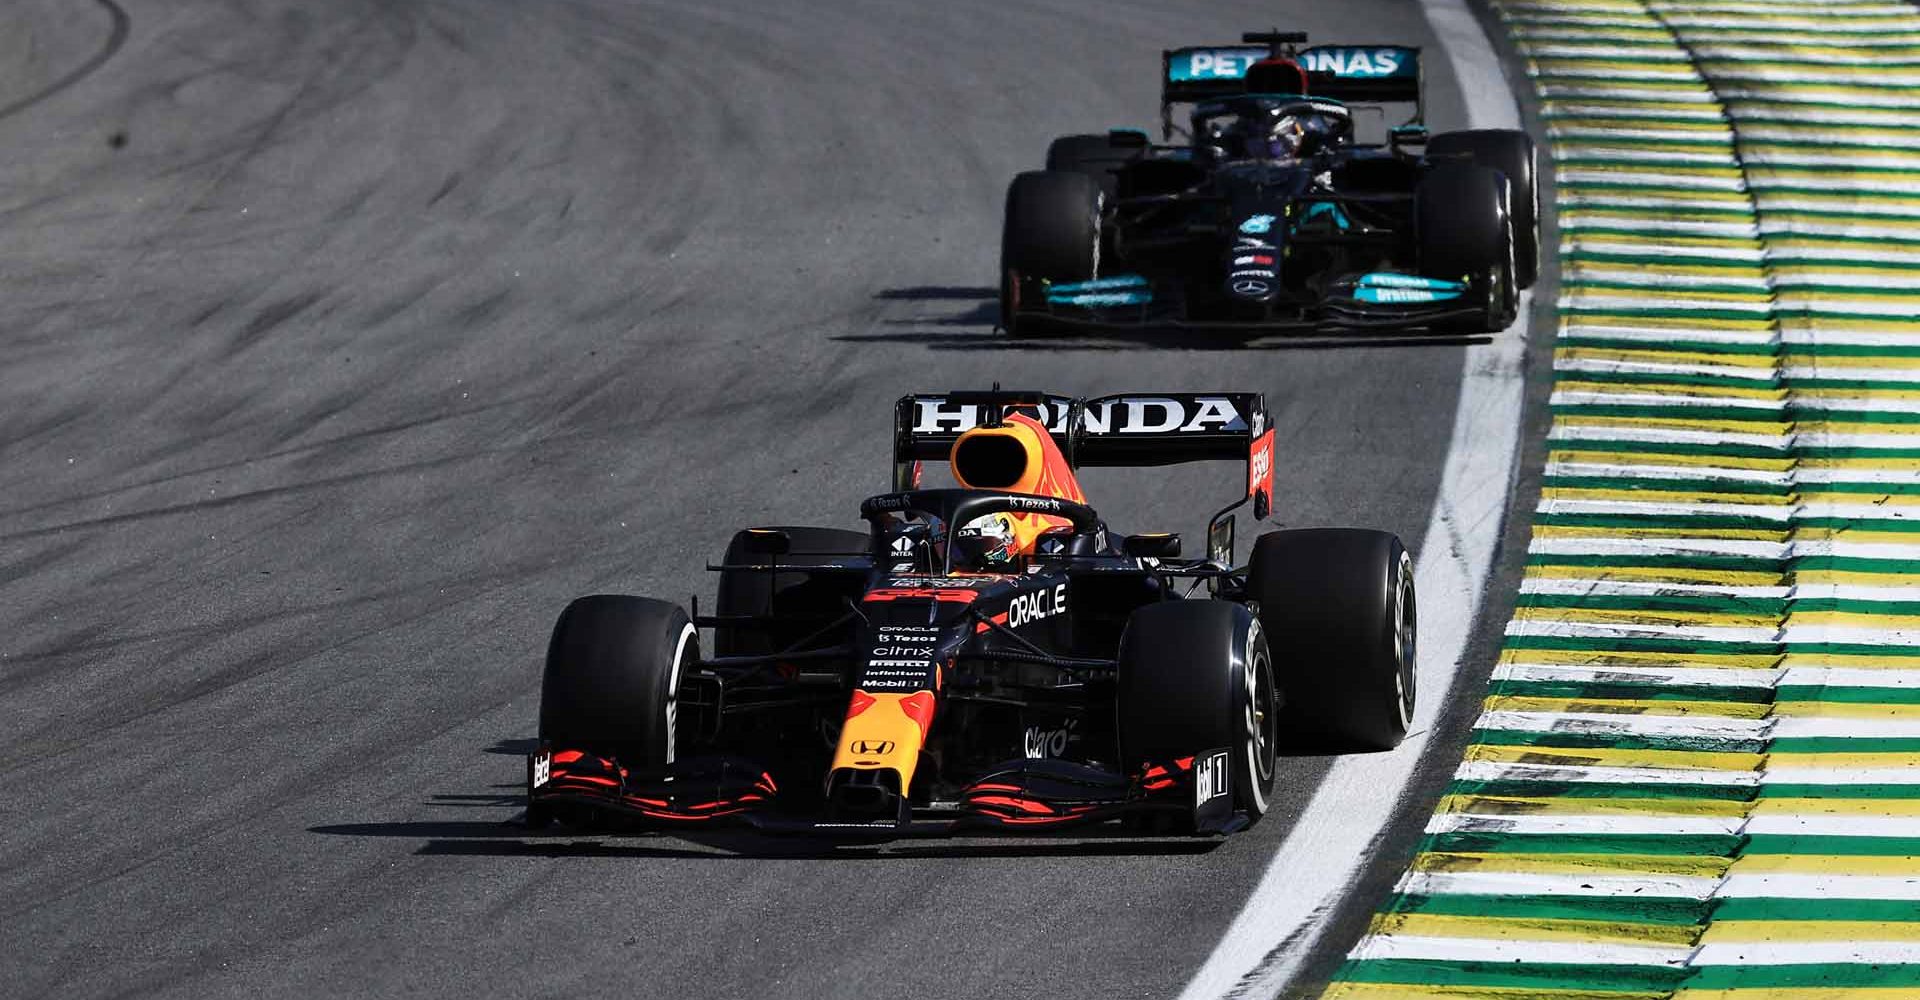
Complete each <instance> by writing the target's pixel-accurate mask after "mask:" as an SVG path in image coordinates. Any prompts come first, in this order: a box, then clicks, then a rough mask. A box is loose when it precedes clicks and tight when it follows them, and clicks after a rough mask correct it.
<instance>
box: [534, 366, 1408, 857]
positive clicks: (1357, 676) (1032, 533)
mask: <svg viewBox="0 0 1920 1000" xmlns="http://www.w3.org/2000/svg"><path fill="white" fill-rule="evenodd" d="M1273 449H1274V434H1273V431H1272V427H1271V423H1270V420H1269V417H1268V414H1267V410H1266V406H1265V403H1264V400H1263V398H1262V397H1261V396H1260V395H1258V394H1253V393H1231V392H1222V393H1197V394H1196V393H1166V394H1157V395H1118V396H1104V397H1099V398H1094V399H1074V398H1068V397H1064V396H1057V395H1050V394H1045V393H1036V392H1008V391H1000V390H999V389H997V388H996V389H994V390H992V391H987V392H952V393H945V394H938V395H914V396H908V397H905V398H903V399H901V400H900V401H899V403H898V406H897V408H896V411H895V423H894V444H893V453H894V459H895V461H894V476H893V479H894V482H893V487H894V488H893V490H892V491H891V492H887V493H883V494H881V495H878V496H873V497H869V498H868V499H867V500H865V501H864V502H863V503H862V504H861V505H860V517H861V518H862V519H863V520H864V521H865V522H866V528H865V530H862V531H850V530H843V529H838V528H818V527H813V528H809V527H758V528H748V529H746V530H743V531H741V532H739V533H738V534H736V535H735V536H734V537H733V540H732V542H731V544H730V545H728V547H727V550H726V553H725V555H724V557H723V558H722V559H721V561H720V563H719V564H717V565H715V566H712V567H710V568H711V569H713V570H716V571H717V572H718V575H719V587H718V600H717V602H716V606H714V607H713V609H712V613H711V614H702V613H701V611H700V609H699V607H698V605H697V604H696V605H695V607H694V608H692V609H691V610H690V611H689V610H683V609H681V608H680V607H678V606H675V605H673V604H669V603H666V602H663V601H658V600H651V599H648V598H643V597H628V596H614V595H597V596H592V597H583V598H580V599H578V600H576V601H574V602H573V603H572V604H571V605H569V606H568V607H567V609H566V610H565V612H563V613H562V614H561V616H560V620H559V622H558V624H557V625H556V626H555V627H554V631H553V637H552V641H551V644H550V646H549V648H548V653H547V662H546V670H545V676H544V679H543V683H542V688H541V702H540V722H539V732H540V740H539V747H538V749H537V751H536V752H535V753H533V754H532V755H531V756H530V758H529V759H528V763H527V794H528V807H527V819H528V822H529V824H530V825H532V826H534V827H536V828H538V827H544V826H547V825H548V824H550V823H553V822H554V821H556V820H557V821H561V822H563V823H566V824H569V825H598V826H606V825H608V824H612V825H614V826H638V827H641V828H646V827H654V828H660V827H665V828H686V827H689V826H694V825H702V824H714V823H721V822H740V823H746V824H751V825H754V826H758V827H761V828H765V829H769V830H778V831H798V832H808V833H814V834H823V835H854V836H878V837H894V836H910V835H917V834H944V833H952V832H956V831H962V830H999V831H1024V830H1041V829H1052V828H1060V827H1068V826H1074V825H1083V824H1097V823H1101V822H1105V821H1120V822H1122V823H1124V824H1127V825H1130V826H1132V827H1134V828H1135V829H1136V830H1138V831H1143V832H1152V833H1163V834H1218V833H1230V832H1232V831H1235V830H1238V829H1241V828H1243V827H1246V826H1248V825H1249V824H1252V823H1254V822H1257V821H1258V820H1259V819H1260V817H1261V815H1262V814H1263V813H1265V812H1266V811H1267V808H1268V803H1269V801H1270V796H1271V795H1272V794H1273V784H1274V775H1275V754H1276V751H1277V749H1278V748H1279V747H1280V746H1282V745H1283V744H1292V745H1313V746H1319V747H1323V748H1326V749H1334V750H1384V749H1389V748H1391V747H1393V746H1395V745H1397V744H1398V743H1399V742H1400V740H1401V738H1402V737H1403V736H1404V735H1405V733H1406V731H1407V726H1408V724H1409V722H1410V720H1411V718H1412V715H1413V706H1414V694H1415V608H1414V589H1413V572H1412V562H1411V559H1410V558H1409V556H1408V554H1407V551H1406V549H1405V547H1404V546H1402V545H1401V543H1400V540H1399V539H1397V538H1395V537H1394V536H1393V535H1391V534H1388V533H1385V532H1379V531H1366V530H1358V529H1347V528H1322V529H1312V530H1293V531H1274V532H1270V533H1268V534H1266V535H1264V536H1262V537H1261V538H1260V539H1259V541H1258V542H1257V544H1255V545H1254V546H1253V551H1252V555H1251V558H1250V559H1249V560H1248V561H1246V562H1244V563H1237V562H1236V561H1235V559H1234V554H1233V552H1234V542H1233V534H1234V530H1233V525H1234V516H1235V511H1237V510H1239V509H1240V508H1242V507H1249V506H1250V507H1251V512H1252V514H1253V516H1254V518H1256V519H1259V518H1264V517H1266V516H1267V514H1268V511H1269V508H1270V507H1271V505H1272V497H1273V470H1274V454H1273ZM1209 460H1227V461H1234V462H1240V463H1244V465H1245V468H1246V489H1245V491H1244V493H1242V494H1241V495H1240V496H1238V497H1236V498H1234V499H1233V501H1232V502H1231V503H1230V504H1228V505H1227V506H1226V507H1225V508H1224V509H1222V510H1220V511H1219V512H1218V513H1216V514H1215V515H1214V516H1213V518H1212V520H1211V522H1210V524H1209V528H1208V532H1207V535H1208V537H1207V544H1206V549H1207V551H1206V553H1205V554H1204V556H1201V557H1197V558H1182V557H1181V540H1180V538H1179V536H1178V535H1174V534H1164V533H1163V534H1131V535H1119V534H1116V533H1114V532H1113V531H1112V530H1111V529H1110V528H1109V526H1108V525H1107V524H1106V522H1105V521H1104V520H1102V518H1101V517H1100V515H1099V514H1098V513H1097V512H1096V511H1095V510H1094V508H1093V507H1092V506H1090V504H1089V501H1088V498H1087V497H1086V496H1085V494H1084V493H1083V492H1082V491H1081V488H1080V485H1079V482H1078V480H1077V478H1076V470H1079V469H1084V468H1089V467H1095V466H1141V467H1147V466H1166V465H1174V464H1178V463H1185V462H1198V461H1209ZM928 461H940V462H944V463H945V464H946V465H947V466H948V468H949V470H950V472H951V477H952V479H953V481H954V482H955V483H956V484H957V485H955V486H954V487H950V488H921V484H922V479H921V473H922V471H923V468H924V464H925V463H926V462H928ZM703 630H705V634H707V635H710V636H711V639H710V640H703Z"/></svg>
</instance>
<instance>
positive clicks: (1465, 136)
mask: <svg viewBox="0 0 1920 1000" xmlns="http://www.w3.org/2000/svg"><path fill="white" fill-rule="evenodd" d="M1427 155H1428V156H1464V157H1465V158H1466V160H1467V162H1469V163H1472V164H1474V165H1475V166H1481V167H1491V168H1493V169H1494V170H1498V171H1499V172H1500V173H1501V174H1502V175H1504V176H1505V177H1506V179H1507V189H1508V198H1507V204H1508V207H1509V209H1510V212H1511V215H1512V218H1513V280H1514V285H1515V286H1516V287H1518V288H1532V287H1533V283H1534V281H1535V279H1537V278H1538V277H1539V276H1540V185H1539V175H1538V172H1537V169H1536V162H1535V161H1536V159H1537V158H1536V156H1535V155H1534V148H1533V138H1532V137H1531V136H1529V135H1527V134H1526V133H1525V132H1521V131H1517V130H1514V129H1500V128H1488V129H1469V130H1467V131H1464V132H1445V133H1442V134H1440V135H1436V136H1434V137H1433V138H1432V139H1431V140H1429V141H1428V142H1427Z"/></svg>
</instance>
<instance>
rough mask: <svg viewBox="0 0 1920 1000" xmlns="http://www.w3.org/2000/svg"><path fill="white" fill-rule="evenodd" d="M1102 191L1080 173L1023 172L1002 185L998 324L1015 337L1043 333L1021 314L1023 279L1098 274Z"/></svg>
mask: <svg viewBox="0 0 1920 1000" xmlns="http://www.w3.org/2000/svg"><path fill="white" fill-rule="evenodd" d="M1105 205H1106V196H1105V195H1104V194H1102V193H1101V190H1100V185H1099V184H1098V183H1097V182H1095V181H1094V179H1093V178H1091V177H1088V176H1087V175H1086V174H1083V173H1071V172H1067V171H1051V170H1049V171H1028V172H1027V173H1023V174H1020V175H1019V176H1017V177H1015V178H1014V179H1013V183H1012V184H1011V185H1010V186H1009V187H1008V188H1007V213H1006V218H1005V220H1004V224H1003V225H1002V227H1001V231H1000V276H1001V286H1000V325H1001V327H1003V328H1004V329H1005V330H1006V331H1007V332H1008V333H1010V334H1013V335H1014V336H1028V335H1032V334H1035V333H1041V332H1044V327H1043V326H1039V325H1036V324H1035V323H1034V322H1033V319H1032V318H1031V317H1028V318H1024V319H1023V318H1022V317H1021V315H1020V309H1019V303H1020V288H1021V283H1022V282H1023V281H1033V280H1047V281H1055V282H1075V281H1091V280H1093V279H1094V278H1096V277H1098V276H1099V273H1100V235H1101V214H1102V212H1103V211H1104V208H1105Z"/></svg>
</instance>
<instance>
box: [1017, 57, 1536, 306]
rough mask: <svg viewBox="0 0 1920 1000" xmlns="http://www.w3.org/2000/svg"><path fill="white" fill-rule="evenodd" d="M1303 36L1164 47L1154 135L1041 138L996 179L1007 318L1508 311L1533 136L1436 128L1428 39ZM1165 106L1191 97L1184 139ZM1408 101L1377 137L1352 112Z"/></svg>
mask: <svg viewBox="0 0 1920 1000" xmlns="http://www.w3.org/2000/svg"><path fill="white" fill-rule="evenodd" d="M1306 38H1307V36H1306V35H1305V34H1301V33H1253V34H1247V35H1244V36H1242V40H1243V42H1245V43H1247V44H1244V45H1241V46H1226V45H1216V46H1197V47H1190V48H1182V49H1174V50H1171V51H1168V52H1166V53H1164V60H1163V66H1164V75H1163V77H1162V80H1163V83H1162V88H1163V89H1162V92H1161V140H1162V142H1161V144H1153V143H1150V142H1149V140H1148V137H1147V134H1146V133H1145V132H1142V131H1136V130H1129V129H1116V130H1114V131H1111V132H1108V133H1106V134H1104V135H1071V136H1063V137H1061V138H1059V139H1056V140H1054V142H1053V144H1052V146H1051V147H1050V148H1049V149H1048V151H1047V161H1046V169H1045V170H1040V171H1030V172H1027V173H1023V174H1020V175H1019V176H1017V177H1015V178H1014V180H1013V183H1012V185H1011V187H1009V189H1008V191H1007V202H1006V218H1005V225H1004V228H1003V230H1002V236H1001V250H1000V325H1001V327H1002V328H1003V329H1005V330H1006V331H1007V332H1008V333H1010V334H1013V335H1016V336H1022V335H1039V334H1046V333H1049V332H1054V331H1060V330H1071V329H1075V328H1090V327H1091V328H1100V327H1108V328H1110V327H1116V326H1137V327H1195V328H1206V329H1212V330H1224V331H1232V330H1238V331H1241V332H1243V333H1253V334H1260V333H1269V332H1281V331H1288V330H1295V331H1300V330H1315V329H1320V328H1361V329H1392V328H1411V327H1424V328H1426V329H1428V330H1438V331H1442V332H1447V333H1487V332H1495V331H1499V330H1503V329H1505V328H1506V327H1507V326H1508V325H1509V324H1510V323H1512V322H1513V319H1514V317H1515V315H1516V312H1517V309H1518V302H1517V297H1518V290H1519V289H1523V288H1527V287H1529V286H1531V285H1532V284H1533V280H1534V277H1535V275H1536V274H1537V273H1538V270H1539V263H1538V261H1539V234H1538V218H1539V206H1538V195H1537V193H1536V188H1535V174H1534V148H1533V142H1532V140H1531V139H1529V138H1528V136H1527V135H1526V133H1524V132H1519V131H1513V130H1504V129H1476V130H1471V131H1461V132H1448V133H1443V134H1439V135H1432V136H1429V134H1428V131H1427V128H1426V125H1425V113H1424V99H1423V95H1422V92H1421V75H1420V50H1419V49H1416V48H1406V47H1401V46H1315V47H1312V48H1301V47H1299V46H1300V44H1301V43H1304V42H1305V41H1306ZM1176 105H1181V106H1190V107H1191V114H1190V117H1189V120H1188V125H1187V127H1186V129H1185V134H1184V136H1183V137H1182V138H1183V139H1184V141H1182V142H1178V143H1175V142H1173V140H1174V139H1175V138H1176V133H1178V132H1180V131H1181V130H1180V129H1178V128H1177V127H1176V126H1175V124H1174V108H1175V106H1176ZM1404 105H1411V107H1412V115H1411V117H1410V118H1408V119H1406V120H1405V121H1404V122H1402V123H1401V124H1399V125H1397V126H1395V127H1393V128H1391V129H1389V130H1387V132H1386V135H1385V139H1384V141H1383V142H1379V143H1374V144H1365V143H1361V142H1359V141H1358V140H1357V138H1356V129H1355V122H1354V112H1355V110H1356V109H1362V110H1370V111H1373V112H1377V113H1378V114H1380V115H1381V116H1383V117H1384V116H1385V115H1386V114H1387V112H1388V110H1389V107H1390V106H1404Z"/></svg>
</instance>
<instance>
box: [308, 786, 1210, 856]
mask: <svg viewBox="0 0 1920 1000" xmlns="http://www.w3.org/2000/svg"><path fill="white" fill-rule="evenodd" d="M441 798H449V796H436V799H441ZM307 832H309V833H318V834H323V835H326V836H335V837H391V838H397V839H410V838H419V839H420V841H421V843H420V846H419V847H418V849H416V850H415V851H414V854H415V855H417V856H421V857H440V856H453V857H475V856H478V857H550V858H577V857H607V858H636V859H646V858H658V859H684V858H703V859H708V860H715V861H728V860H733V861H748V860H760V861H769V860H794V861H861V860H865V861H878V860H887V859H931V858H951V859H963V858H975V859H981V858H1034V857H1082V858H1087V857H1145V856H1162V857H1167V856H1181V855H1201V854H1207V853H1210V852H1211V851H1213V850H1215V849H1216V848H1218V847H1219V846H1220V845H1221V844H1222V843H1224V841H1223V840H1221V839H1219V838H1212V837H1208V838H1159V839H1143V838H1141V837H1139V836H1137V835H1134V834H1130V833H1125V832H1124V831H1118V830H1116V831H1114V832H1113V833H1112V834H1111V835H1102V833H1101V832H1099V831H1082V832H1081V833H1080V834H1078V835H1076V836H1073V837H1060V836H1025V837H1019V838H999V839H989V838H982V837H967V838H962V839H956V840H951V841H946V840H942V841H934V840H893V841H887V842H885V843H859V842H854V843H849V842H846V841H822V840H813V839H804V838H798V837H778V836H770V835H767V834H761V833H755V832H753V831H751V830H710V831H703V832H698V833H681V834H664V833H652V832H641V833H626V832H614V833H602V832H589V831H570V832H563V833H549V832H540V833H535V832H532V831H530V830H528V829H527V828H526V826H525V825H523V824H522V822H521V821H520V820H519V819H517V818H516V819H512V820H504V821H492V822H487V821H472V820H423V821H412V822H404V821H403V822H396V823H337V824H332V825H327V826H315V827H310V828H308V831H307Z"/></svg>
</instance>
